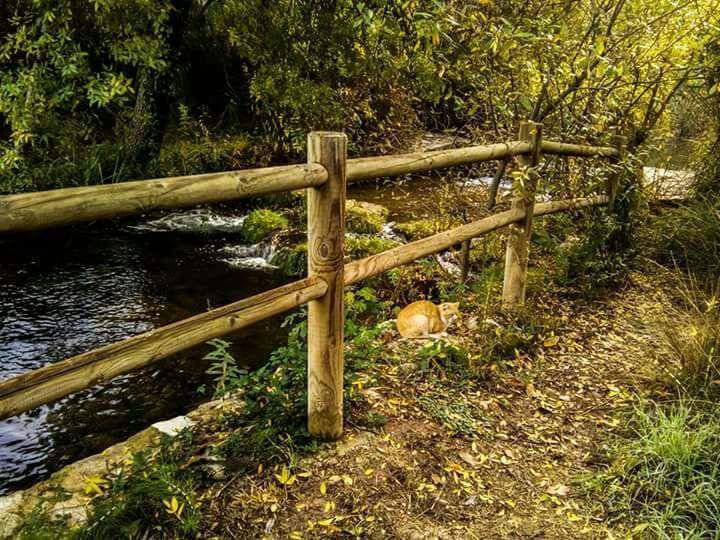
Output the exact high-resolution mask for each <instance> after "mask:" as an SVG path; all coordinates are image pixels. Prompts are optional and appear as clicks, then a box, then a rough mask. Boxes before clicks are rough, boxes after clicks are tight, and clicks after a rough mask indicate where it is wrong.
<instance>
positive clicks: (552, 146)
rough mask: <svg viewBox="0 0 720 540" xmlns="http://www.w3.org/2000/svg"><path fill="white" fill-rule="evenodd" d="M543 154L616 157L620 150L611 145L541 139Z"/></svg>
mask: <svg viewBox="0 0 720 540" xmlns="http://www.w3.org/2000/svg"><path fill="white" fill-rule="evenodd" d="M541 148H542V151H543V153H544V154H553V155H556V156H567V157H587V158H593V157H603V158H613V157H618V155H619V153H620V151H619V150H618V149H617V148H614V147H612V146H589V145H587V144H570V143H563V142H556V141H542V144H541Z"/></svg>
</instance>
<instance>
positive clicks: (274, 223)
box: [242, 208, 289, 244]
mask: <svg viewBox="0 0 720 540" xmlns="http://www.w3.org/2000/svg"><path fill="white" fill-rule="evenodd" d="M288 224H289V223H288V220H287V218H286V217H285V216H283V215H282V214H280V213H279V212H275V211H274V210H268V209H267V208H258V209H257V210H253V211H252V212H250V214H248V217H247V218H246V219H245V221H244V222H243V225H242V233H243V236H244V237H245V240H246V241H247V242H250V243H251V244H256V243H258V242H260V241H261V240H262V239H264V238H266V237H267V236H268V235H269V234H270V233H272V232H275V231H279V230H281V229H284V228H286V227H287V226H288Z"/></svg>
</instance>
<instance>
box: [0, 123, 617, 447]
mask: <svg viewBox="0 0 720 540" xmlns="http://www.w3.org/2000/svg"><path fill="white" fill-rule="evenodd" d="M518 139H519V140H517V141H511V142H507V143H499V144H490V145H484V146H472V147H468V148H459V149H452V150H440V151H433V152H420V153H413V154H401V155H392V156H379V157H368V158H359V159H350V160H348V159H347V157H346V156H347V149H346V145H347V139H346V136H345V135H344V134H343V133H335V132H312V133H310V134H309V135H308V153H307V155H308V163H307V165H288V166H283V167H268V168H262V169H249V170H244V171H232V172H222V173H211V174H201V175H195V176H183V177H175V178H162V179H156V180H142V181H136V182H125V183H121V184H112V185H101V186H90V187H77V188H69V189H58V190H53V191H45V192H39V193H27V194H19V195H9V196H4V197H0V233H6V234H7V233H16V232H21V231H33V230H40V229H45V228H50V227H57V226H63V225H68V224H73V223H80V222H88V221H94V220H100V219H107V218H111V217H117V216H123V215H130V214H141V213H143V212H146V211H148V210H152V209H158V208H181V207H188V206H193V205H197V204H201V203H209V202H217V201H227V200H235V199H241V198H246V197H253V196H258V195H263V194H268V193H276V192H281V191H288V190H296V189H301V188H307V189H308V191H307V197H308V233H307V234H308V242H307V245H308V277H306V278H305V279H301V280H299V281H295V282H293V283H289V284H287V285H284V286H282V287H278V288H276V289H273V290H271V291H267V292H264V293H261V294H257V295H255V296H251V297H249V298H245V299H243V300H240V301H239V302H235V303H233V304H228V305H226V306H222V307H219V308H216V309H213V310H210V311H207V312H205V313H201V314H199V315H196V316H194V317H191V318H188V319H184V320H181V321H178V322H175V323H173V324H169V325H167V326H163V327H160V328H156V329H155V330H151V331H149V332H145V333H143V334H140V335H137V336H134V337H131V338H128V339H126V340H124V341H121V342H117V343H113V344H110V345H106V346H104V347H101V348H99V349H95V350H93V351H90V352H87V353H84V354H80V355H77V356H74V357H72V358H68V359H66V360H63V361H60V362H56V363H49V364H48V365H46V366H45V367H42V368H40V369H36V370H33V371H30V372H28V373H25V374H22V375H18V376H15V377H12V378H10V379H7V380H4V381H0V419H3V418H7V417H10V416H13V415H17V414H20V413H22V412H25V411H28V410H30V409H32V408H35V407H38V406H40V405H43V404H46V403H50V402H52V401H55V400H58V399H60V398H62V397H64V396H67V395H69V394H71V393H73V392H77V391H78V390H82V389H84V388H87V387H89V386H92V385H95V384H98V383H100V382H102V381H106V380H108V379H110V378H112V377H116V376H118V375H121V374H124V373H128V372H130V371H133V370H136V369H140V368H142V367H145V366H147V365H149V364H152V363H154V362H157V361H158V360H160V359H163V358H166V357H168V356H170V355H172V354H174V353H176V352H178V351H182V350H184V349H187V348H190V347H193V346H196V345H199V344H202V343H204V342H206V341H207V340H209V339H212V338H215V337H220V336H224V335H227V334H230V333H232V332H235V331H237V330H238V329H240V328H243V327H245V326H248V325H250V324H252V323H254V322H257V321H260V320H262V319H266V318H268V317H272V316H274V315H277V314H279V313H282V312H285V311H288V310H291V309H293V308H296V307H298V306H300V305H303V304H306V303H307V304H309V306H308V429H309V431H310V433H311V434H313V435H314V436H317V437H319V438H322V439H329V440H331V439H336V438H338V437H340V436H341V435H342V426H343V410H342V404H343V326H344V313H343V288H344V287H345V286H346V285H351V284H353V283H357V282H359V281H362V280H363V279H366V278H369V277H371V276H374V275H377V274H380V273H382V272H385V271H387V270H390V269H391V268H395V267H397V266H401V265H404V264H408V263H411V262H413V261H415V260H417V259H420V258H423V257H426V256H428V255H432V254H434V253H437V252H440V251H442V250H445V249H448V248H450V247H451V246H454V245H456V244H459V243H462V242H469V241H471V240H472V239H473V238H477V237H479V236H482V235H484V234H486V233H488V232H490V231H493V230H495V229H498V228H500V227H505V226H510V228H511V232H510V235H509V238H508V244H507V253H506V263H505V278H504V284H503V303H504V304H505V305H506V306H510V307H512V306H515V305H518V304H522V303H523V302H524V298H525V279H526V274H527V262H528V243H529V240H530V233H531V230H532V219H533V216H541V215H545V214H552V213H555V212H562V211H566V210H570V209H577V208H583V207H588V206H595V205H601V204H606V203H608V201H611V200H612V199H613V198H614V197H615V194H616V193H617V171H614V172H612V173H611V174H610V175H609V178H608V183H607V190H606V191H607V192H606V193H605V194H602V195H596V196H592V197H587V198H582V199H572V200H562V201H553V202H546V203H540V204H536V203H535V189H536V186H537V172H536V169H535V168H536V166H537V164H538V163H539V161H540V159H541V156H542V154H556V155H562V156H576V157H601V158H608V159H610V160H611V161H613V162H617V161H618V160H620V159H622V158H623V156H624V148H625V144H626V140H625V139H624V138H623V137H616V138H615V141H614V144H613V146H587V145H578V144H568V143H563V142H555V141H544V140H543V139H542V126H541V125H540V124H536V123H532V122H522V123H521V125H520V129H519V137H518ZM512 156H518V160H519V161H520V162H521V164H522V166H523V167H524V170H525V174H524V175H523V176H522V178H518V179H516V180H515V182H516V185H515V193H516V198H515V199H514V200H513V202H512V206H511V208H510V210H507V211H504V212H499V213H496V214H493V215H491V216H489V217H486V218H484V219H480V220H478V221H474V222H472V223H468V224H466V225H462V226H459V227H455V228H453V229H449V230H446V231H444V232H441V233H438V234H434V235H432V236H429V237H426V238H423V239H421V240H417V241H415V242H410V243H408V244H403V245H401V246H398V247H395V248H393V249H390V250H387V251H384V252H382V253H378V254H376V255H372V256H370V257H366V258H364V259H360V260H356V261H352V262H350V263H348V264H345V263H344V249H343V242H344V236H345V234H344V224H345V191H346V185H347V183H349V182H354V181H360V180H367V179H372V178H378V177H386V176H395V175H403V174H409V173H418V172H423V171H429V170H433V169H441V168H445V167H451V166H454V165H461V164H469V163H477V162H482V161H490V160H498V159H507V158H509V157H512ZM49 360H50V359H49Z"/></svg>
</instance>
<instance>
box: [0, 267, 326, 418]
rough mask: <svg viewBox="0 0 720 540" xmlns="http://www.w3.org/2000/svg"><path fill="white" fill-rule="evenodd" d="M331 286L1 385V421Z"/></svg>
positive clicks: (295, 290) (315, 286) (213, 316)
mask: <svg viewBox="0 0 720 540" xmlns="http://www.w3.org/2000/svg"><path fill="white" fill-rule="evenodd" d="M326 290H327V285H326V284H325V282H324V281H323V280H321V279H319V278H313V277H311V278H306V279H303V280H300V281H296V282H294V283H290V284H288V285H284V286H282V287H278V288H276V289H272V290H270V291H267V292H264V293H261V294H257V295H255V296H251V297H249V298H244V299H243V300H240V301H239V302H235V303H233V304H228V305H226V306H222V307H219V308H216V309H213V310H211V311H207V312H205V313H201V314H200V315H196V316H194V317H190V318H189V319H183V320H182V321H178V322H176V323H173V324H169V325H167V326H163V327H160V328H156V329H155V330H151V331H149V332H145V333H143V334H139V335H137V336H135V337H131V338H129V339H126V340H124V341H120V342H117V343H113V344H111V345H106V346H105V347H101V348H99V349H95V350H94V351H90V352H87V353H84V354H80V355H78V356H74V357H72V358H68V359H67V360H63V361H62V362H57V363H55V364H49V365H47V366H45V367H42V368H40V369H36V370H33V371H30V372H29V373H25V374H22V375H18V376H16V377H13V378H11V379H8V380H5V381H0V419H4V418H8V417H9V416H14V415H16V414H19V413H21V412H24V411H28V410H30V409H33V408H35V407H38V406H40V405H44V404H46V403H50V402H52V401H55V400H58V399H60V398H62V397H65V396H67V395H69V394H72V393H73V392H77V391H78V390H82V389H84V388H87V387H89V386H93V385H95V384H98V383H100V382H103V381H106V380H108V379H111V378H113V377H117V376H118V375H122V374H124V373H128V372H130V371H134V370H137V369H140V368H143V367H145V366H148V365H150V364H152V363H155V362H157V361H158V360H162V359H163V358H167V357H168V356H170V355H172V354H174V353H176V352H179V351H182V350H185V349H189V348H190V347H194V346H195V345H200V344H202V343H205V342H206V341H208V340H209V339H213V338H216V337H220V336H224V335H227V334H230V333H232V332H235V331H237V330H239V329H241V328H244V327H246V326H249V325H251V324H253V323H255V322H258V321H261V320H263V319H267V318H269V317H272V316H273V315H278V314H280V313H283V312H285V311H288V310H291V309H294V308H296V307H298V306H301V305H303V304H306V303H307V302H309V301H310V300H315V299H316V298H321V297H322V296H323V295H324V294H325V291H326Z"/></svg>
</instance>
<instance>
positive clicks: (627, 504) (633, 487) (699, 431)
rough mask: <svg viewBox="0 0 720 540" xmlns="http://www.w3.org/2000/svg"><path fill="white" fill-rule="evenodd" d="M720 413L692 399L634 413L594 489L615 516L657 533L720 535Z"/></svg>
mask: <svg viewBox="0 0 720 540" xmlns="http://www.w3.org/2000/svg"><path fill="white" fill-rule="evenodd" d="M718 453H720V414H719V411H718V410H717V408H714V407H711V408H709V409H706V408H705V407H700V408H698V407H697V405H696V404H694V403H693V402H683V401H681V402H678V403H676V404H674V405H670V406H662V405H654V406H650V407H649V408H648V409H638V410H636V411H635V412H634V414H633V417H632V421H631V423H630V425H629V430H628V434H627V439H625V440H622V441H621V442H620V443H619V444H618V445H617V446H616V447H614V448H613V450H612V451H611V458H612V459H613V463H612V467H611V468H610V469H609V470H608V471H607V472H604V473H602V474H601V475H599V476H598V478H597V479H596V480H595V482H596V486H595V487H596V488H597V489H598V490H601V491H602V492H603V493H604V494H605V497H606V500H607V501H608V505H609V510H610V513H611V515H612V516H613V517H615V518H618V517H624V518H630V519H632V520H633V521H636V522H638V524H639V525H638V527H639V529H638V530H641V529H647V532H650V533H652V535H653V536H654V537H657V538H714V537H717V536H718V534H720V507H719V506H718V504H719V501H720V463H719V462H718V459H717V456H718Z"/></svg>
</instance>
